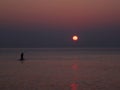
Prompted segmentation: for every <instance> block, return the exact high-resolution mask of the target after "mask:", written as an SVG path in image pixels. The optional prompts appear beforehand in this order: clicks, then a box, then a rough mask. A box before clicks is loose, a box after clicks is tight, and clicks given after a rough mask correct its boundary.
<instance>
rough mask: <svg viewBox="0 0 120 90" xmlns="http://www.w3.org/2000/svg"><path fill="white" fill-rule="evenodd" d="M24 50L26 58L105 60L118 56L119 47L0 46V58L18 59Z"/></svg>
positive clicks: (119, 55)
mask: <svg viewBox="0 0 120 90" xmlns="http://www.w3.org/2000/svg"><path fill="white" fill-rule="evenodd" d="M21 52H24V57H25V59H26V60H73V59H75V60H91V59H92V60H93V59H100V60H105V59H106V58H109V59H117V58H120V49H119V48H118V49H117V48H116V49H113V48H112V49H105V48H102V49H100V48H94V49H92V48H1V49H0V60H19V58H20V53H21Z"/></svg>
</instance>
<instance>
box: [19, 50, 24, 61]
mask: <svg viewBox="0 0 120 90" xmlns="http://www.w3.org/2000/svg"><path fill="white" fill-rule="evenodd" d="M20 56H21V57H20V61H21V62H22V63H23V60H24V53H23V52H22V53H21V55H20Z"/></svg>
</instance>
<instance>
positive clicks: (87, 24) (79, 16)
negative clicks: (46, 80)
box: [0, 0, 120, 47]
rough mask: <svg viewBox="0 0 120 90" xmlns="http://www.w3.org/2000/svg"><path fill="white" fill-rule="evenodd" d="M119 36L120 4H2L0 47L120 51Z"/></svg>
mask: <svg viewBox="0 0 120 90" xmlns="http://www.w3.org/2000/svg"><path fill="white" fill-rule="evenodd" d="M74 34H76V35H78V36H79V37H80V39H79V41H78V42H77V43H74V42H73V41H72V40H71V37H72V35H74ZM119 34H120V0H0V47H72V46H78V47H120V35H119Z"/></svg>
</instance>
